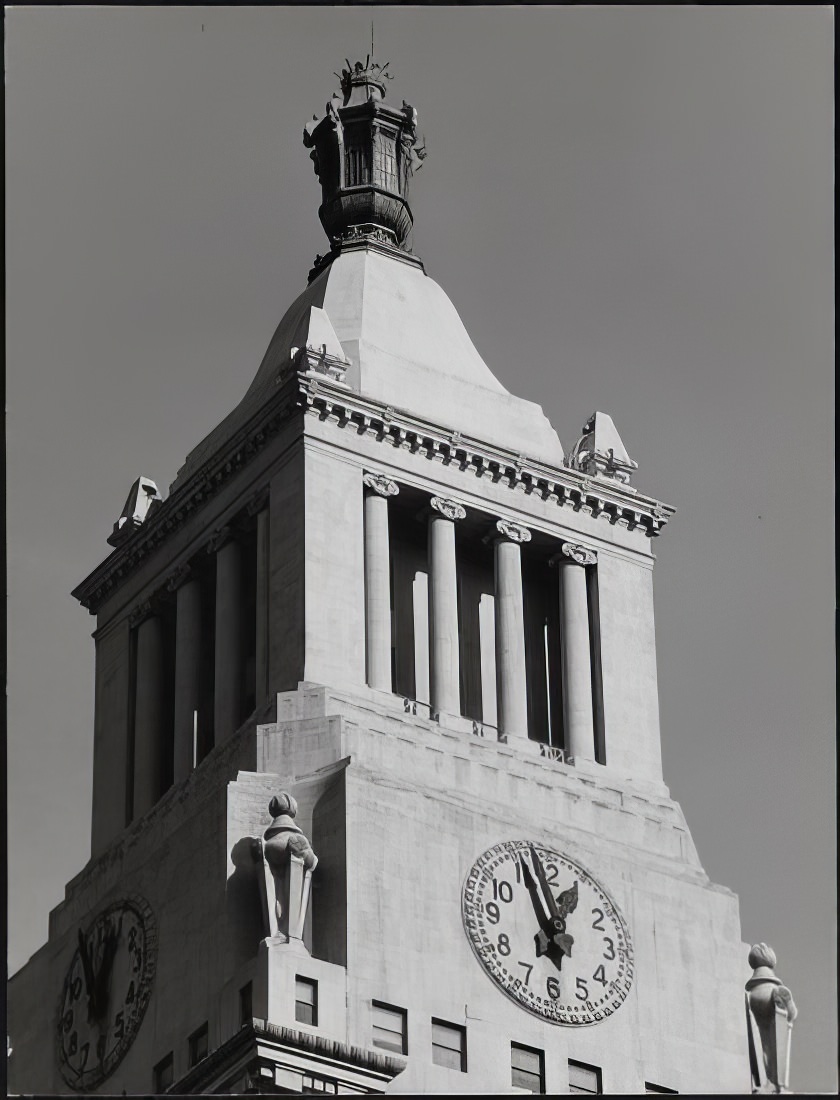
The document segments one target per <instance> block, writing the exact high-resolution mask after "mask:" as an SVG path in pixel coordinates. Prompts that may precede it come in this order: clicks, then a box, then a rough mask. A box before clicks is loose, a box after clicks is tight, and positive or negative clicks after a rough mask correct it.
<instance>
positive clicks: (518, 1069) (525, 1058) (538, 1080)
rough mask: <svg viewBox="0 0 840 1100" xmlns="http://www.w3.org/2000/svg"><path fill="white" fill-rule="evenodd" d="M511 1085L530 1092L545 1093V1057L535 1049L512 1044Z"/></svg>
mask: <svg viewBox="0 0 840 1100" xmlns="http://www.w3.org/2000/svg"><path fill="white" fill-rule="evenodd" d="M510 1083H511V1084H512V1085H514V1086H515V1087H516V1088H519V1089H527V1090H528V1091H529V1092H545V1055H544V1054H543V1052H542V1051H541V1050H536V1049H535V1048H534V1047H526V1046H521V1045H520V1044H519V1043H511V1044H510Z"/></svg>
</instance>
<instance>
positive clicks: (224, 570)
mask: <svg viewBox="0 0 840 1100" xmlns="http://www.w3.org/2000/svg"><path fill="white" fill-rule="evenodd" d="M209 549H210V550H211V552H213V551H215V554H216V639H215V641H216V646H215V669H216V675H215V697H214V699H213V743H214V744H219V742H220V741H223V740H224V739H225V738H226V737H230V736H231V734H232V733H234V732H235V731H236V729H237V728H238V727H239V718H240V708H241V700H240V684H241V680H242V675H241V674H242V668H241V665H242V652H241V651H242V646H241V622H240V606H241V598H240V596H241V593H240V590H241V579H240V578H241V569H240V560H239V559H240V552H239V543H238V542H237V541H236V539H235V537H234V533H233V532H232V531H231V530H230V528H227V527H226V528H224V529H223V530H221V531H219V532H217V534H216V535H215V536H214V537H213V539H212V541H211V543H210V547H209Z"/></svg>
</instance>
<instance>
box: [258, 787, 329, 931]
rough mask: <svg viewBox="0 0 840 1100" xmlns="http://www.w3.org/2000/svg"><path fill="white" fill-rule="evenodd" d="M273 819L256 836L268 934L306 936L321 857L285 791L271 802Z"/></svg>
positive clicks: (269, 809) (293, 801) (269, 805)
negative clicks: (314, 883) (319, 858)
mask: <svg viewBox="0 0 840 1100" xmlns="http://www.w3.org/2000/svg"><path fill="white" fill-rule="evenodd" d="M268 812H269V813H270V814H271V817H272V821H271V824H270V825H269V827H268V828H267V829H266V830H265V832H264V833H263V835H262V837H260V838H258V839H257V843H256V849H255V852H254V857H255V859H257V860H258V862H260V863H262V867H263V875H262V877H261V882H262V887H263V891H262V892H263V917H264V919H265V928H266V935H267V936H268V937H269V938H270V939H273V940H277V941H279V942H281V943H288V942H290V941H291V940H302V939H303V924H304V921H305V919H306V910H307V908H308V906H309V893H310V888H311V884H312V872H313V871H314V870H315V868H316V867H317V866H318V857H317V856H316V855H315V853H314V852H313V851H312V845H311V844H310V843H309V841H308V840H307V839H306V837H305V836H304V835H303V831H302V830H301V829H300V827H299V826H298V825H296V824H295V817H296V816H297V802H296V801H295V799H294V798H292V796H291V795H290V794H288V793H287V792H286V791H282V792H281V793H280V794H279V795H276V796H275V797H274V798H272V800H271V802H269V804H268Z"/></svg>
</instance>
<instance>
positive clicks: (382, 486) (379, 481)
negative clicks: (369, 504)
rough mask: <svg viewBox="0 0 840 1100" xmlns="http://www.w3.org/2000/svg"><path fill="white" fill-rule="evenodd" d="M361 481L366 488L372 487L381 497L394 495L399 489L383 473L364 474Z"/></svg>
mask: <svg viewBox="0 0 840 1100" xmlns="http://www.w3.org/2000/svg"><path fill="white" fill-rule="evenodd" d="M362 482H363V483H364V485H365V487H366V488H368V489H373V491H374V492H375V493H377V494H378V495H379V496H381V497H395V496H396V495H397V493H398V492H399V491H400V489H399V486H398V485H397V483H396V482H395V481H391V479H390V478H389V477H385V475H384V474H365V475H364V476H363V477H362Z"/></svg>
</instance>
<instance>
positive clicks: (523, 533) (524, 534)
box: [490, 519, 531, 543]
mask: <svg viewBox="0 0 840 1100" xmlns="http://www.w3.org/2000/svg"><path fill="white" fill-rule="evenodd" d="M490 537H491V538H492V539H493V540H494V541H495V540H496V539H499V538H502V539H507V541H508V542H516V543H521V542H530V541H531V532H530V531H529V530H528V528H527V527H523V526H522V525H521V524H519V523H511V521H510V520H507V519H497V520H496V525H495V527H494V529H493V533H492V534H491V536H490Z"/></svg>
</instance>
